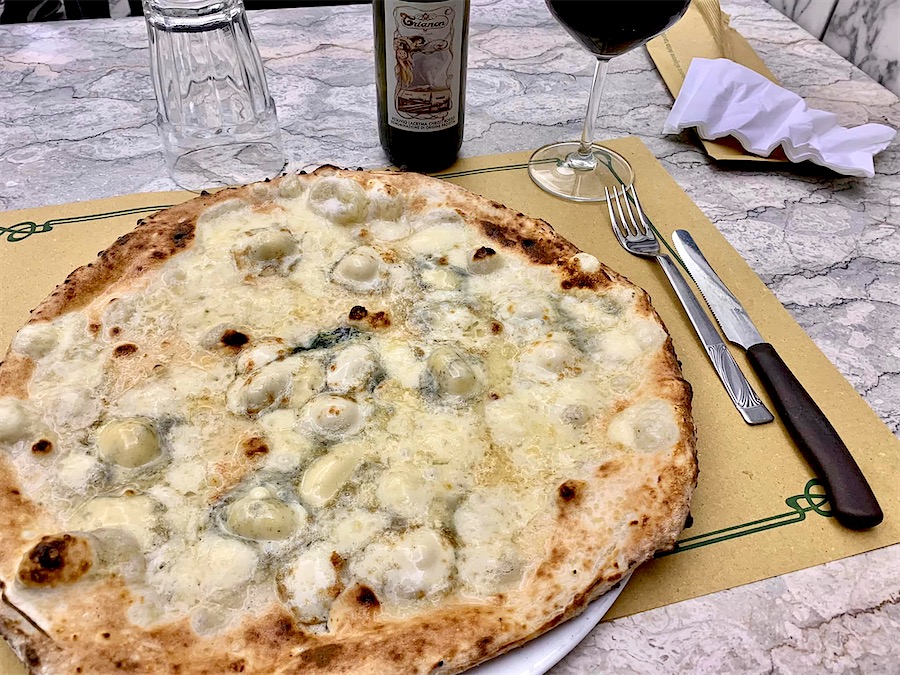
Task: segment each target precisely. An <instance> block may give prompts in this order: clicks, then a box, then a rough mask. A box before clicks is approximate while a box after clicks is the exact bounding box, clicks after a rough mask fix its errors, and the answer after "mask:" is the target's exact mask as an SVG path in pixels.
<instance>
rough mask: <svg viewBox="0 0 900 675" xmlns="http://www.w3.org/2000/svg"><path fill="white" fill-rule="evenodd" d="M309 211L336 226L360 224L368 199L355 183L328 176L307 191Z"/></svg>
mask: <svg viewBox="0 0 900 675" xmlns="http://www.w3.org/2000/svg"><path fill="white" fill-rule="evenodd" d="M308 205H309V209H310V210H311V211H312V212H313V213H315V214H317V215H319V216H322V217H323V218H326V219H327V220H330V221H331V222H333V223H337V224H338V225H351V224H353V223H358V222H360V221H361V220H362V219H363V218H364V217H365V215H366V212H367V206H368V198H367V197H366V193H365V192H364V191H363V189H362V188H361V187H360V186H359V184H358V183H357V182H356V181H353V180H349V179H347V178H337V177H334V176H328V177H325V178H320V179H319V180H317V181H316V182H315V183H313V186H312V187H311V188H310V190H309V201H308Z"/></svg>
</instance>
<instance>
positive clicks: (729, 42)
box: [647, 0, 788, 163]
mask: <svg viewBox="0 0 900 675" xmlns="http://www.w3.org/2000/svg"><path fill="white" fill-rule="evenodd" d="M647 51H648V52H649V53H650V58H651V59H653V63H655V64H656V68H657V70H659V74H660V75H662V78H663V81H664V82H665V83H666V86H667V87H668V88H669V91H670V92H672V96H675V97H677V96H678V93H679V92H680V91H681V85H682V84H684V77H685V75H686V73H687V70H688V67H689V66H690V64H691V60H692V59H694V58H704V59H720V58H727V59H731V60H732V61H734V62H735V63H740V64H741V65H742V66H746V67H747V68H750V69H751V70H754V71H756V72H757V73H759V74H760V75H762V76H763V77H766V78H768V79H769V80H771V81H772V82H774V83H775V84H779V85H780V82H778V79H777V78H776V77H775V76H774V75H773V74H772V72H771V71H770V70H769V69H768V68H767V67H766V64H765V63H764V62H763V60H762V59H761V58H759V55H758V54H757V53H756V52H755V51H753V47H751V46H750V43H748V42H747V40H745V39H744V37H743V36H742V35H741V34H740V33H738V32H737V31H736V30H734V28H732V27H731V26H730V25H729V16H728V15H727V14H725V13H724V12H722V10H721V9H720V8H719V2H718V0H694V2H692V3H691V6H690V7H688V11H687V12H686V13H685V15H684V16H683V17H682V18H681V20H680V21H679V22H678V23H676V24H675V25H674V26H672V28H670V29H669V30H667V31H666V32H665V33H663V34H662V35H660V36H659V37H657V38H654V39H653V40H651V41H650V42H648V43H647ZM700 143H701V144H702V145H703V148H704V149H705V150H706V153H707V154H708V155H709V156H710V157H712V158H713V159H716V160H721V161H744V162H779V163H780V162H786V161H788V160H787V157H786V156H785V154H784V151H783V150H782V149H781V148H780V147H779V148H776V149H775V150H774V151H773V152H772V154H770V155H769V156H768V157H760V156H759V155H753V154H751V153H749V152H747V151H746V150H744V148H743V147H741V144H740V143H738V141H737V140H736V139H734V138H731V137H730V136H729V137H727V138H720V139H718V140H715V141H707V140H704V139H702V138H701V139H700Z"/></svg>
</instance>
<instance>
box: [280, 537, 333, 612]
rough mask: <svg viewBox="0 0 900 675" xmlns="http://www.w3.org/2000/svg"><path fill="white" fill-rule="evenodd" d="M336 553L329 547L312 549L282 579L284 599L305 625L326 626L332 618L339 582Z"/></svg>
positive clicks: (282, 595) (301, 556)
mask: <svg viewBox="0 0 900 675" xmlns="http://www.w3.org/2000/svg"><path fill="white" fill-rule="evenodd" d="M332 553H333V551H332V550H331V549H330V548H329V547H328V546H325V545H319V546H316V547H314V548H311V549H309V550H307V551H305V552H304V553H301V554H300V555H299V556H297V557H296V558H294V560H293V561H291V563H290V564H289V565H288V566H287V568H286V569H285V571H284V573H283V574H281V575H280V577H279V584H278V589H279V592H280V595H281V597H282V599H283V600H284V602H285V603H286V604H287V605H288V607H290V608H291V609H292V610H293V611H294V616H296V617H297V620H298V621H300V622H301V623H305V624H316V623H322V622H324V621H325V620H326V619H327V618H328V612H329V610H330V609H331V601H332V600H333V599H334V597H335V596H336V595H337V593H336V591H337V582H338V579H337V573H336V571H335V569H334V565H332V564H331V555H332Z"/></svg>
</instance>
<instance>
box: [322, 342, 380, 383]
mask: <svg viewBox="0 0 900 675" xmlns="http://www.w3.org/2000/svg"><path fill="white" fill-rule="evenodd" d="M377 367H378V363H377V361H376V360H375V355H374V354H373V353H372V351H371V350H370V349H368V348H366V347H364V346H362V345H350V346H349V347H347V348H346V349H344V350H343V351H341V352H340V353H339V354H338V355H337V356H336V357H335V358H334V360H333V361H332V362H331V364H329V366H328V368H327V369H326V370H327V372H326V375H325V383H326V384H327V385H328V388H329V389H332V390H333V391H337V392H348V391H356V390H360V389H365V388H366V386H367V385H368V384H369V382H370V381H371V379H372V376H373V375H374V374H375V371H376V369H377Z"/></svg>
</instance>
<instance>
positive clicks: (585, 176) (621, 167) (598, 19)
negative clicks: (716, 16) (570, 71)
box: [528, 0, 691, 202]
mask: <svg viewBox="0 0 900 675" xmlns="http://www.w3.org/2000/svg"><path fill="white" fill-rule="evenodd" d="M546 2H547V7H549V9H550V13H551V14H552V15H553V17H554V18H555V19H556V20H557V21H559V22H560V23H561V24H562V26H563V28H565V29H566V30H567V31H568V32H569V33H570V34H571V35H572V37H574V38H575V39H576V40H578V42H580V43H581V45H582V46H583V47H585V48H586V49H587V50H588V51H590V52H591V53H592V54H593V55H594V56H596V57H597V67H596V69H595V70H594V81H593V83H592V85H591V95H590V98H589V100H588V109H587V117H586V118H585V120H584V130H583V131H582V133H581V140H580V141H564V142H561V143H551V144H550V145H545V146H544V147H542V148H539V149H538V150H535V152H534V154H533V155H531V159H530V160H529V161H528V173H529V175H530V176H531V178H532V180H534V182H535V183H537V184H538V185H539V186H540V187H541V188H542V189H544V190H546V191H547V192H549V193H550V194H553V195H556V196H557V197H562V198H563V199H568V200H571V201H576V202H601V201H605V200H606V193H605V191H604V188H609V190H610V192H612V190H614V189H618V188H620V187H622V186H627V185H630V184H631V182H632V180H633V179H634V172H633V171H632V169H631V165H630V164H629V163H628V162H627V160H626V159H625V158H624V157H622V156H621V155H619V154H618V153H615V152H613V151H612V150H610V149H608V148H604V147H603V146H602V145H598V144H597V143H594V125H595V123H596V120H597V112H598V111H599V109H600V96H601V95H602V93H603V85H604V83H605V81H606V73H607V71H608V70H609V62H610V59H612V58H613V57H615V56H619V55H620V54H624V53H625V52H628V51H630V50H632V49H634V48H635V47H638V46H640V45H642V44H644V43H645V42H647V41H648V40H650V39H651V38H654V37H656V36H657V35H659V34H660V33H662V32H663V31H664V30H666V29H667V28H669V27H670V26H672V25H673V24H674V23H675V22H676V21H678V19H680V18H681V17H682V15H683V14H684V13H685V12H686V11H687V8H688V5H690V4H691V2H690V0H546Z"/></svg>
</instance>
